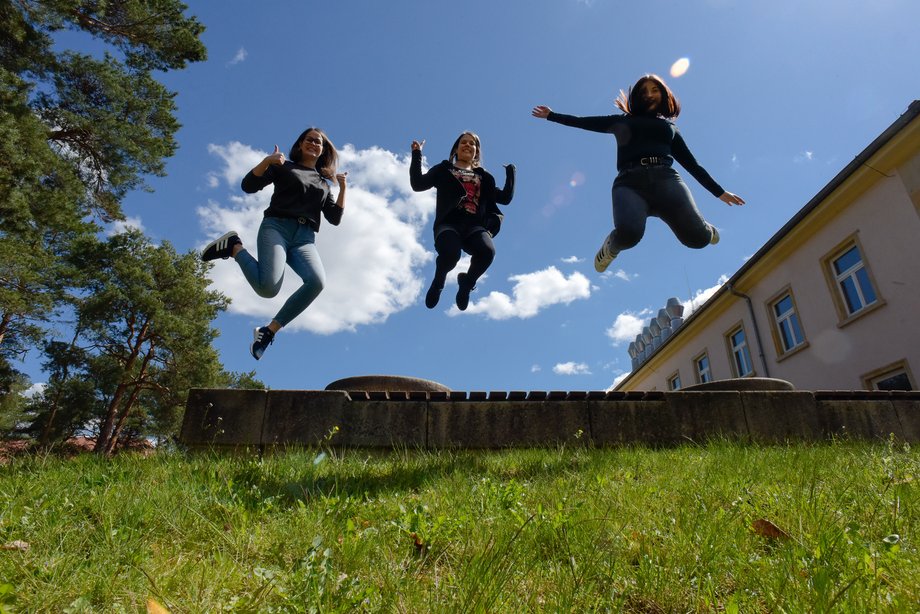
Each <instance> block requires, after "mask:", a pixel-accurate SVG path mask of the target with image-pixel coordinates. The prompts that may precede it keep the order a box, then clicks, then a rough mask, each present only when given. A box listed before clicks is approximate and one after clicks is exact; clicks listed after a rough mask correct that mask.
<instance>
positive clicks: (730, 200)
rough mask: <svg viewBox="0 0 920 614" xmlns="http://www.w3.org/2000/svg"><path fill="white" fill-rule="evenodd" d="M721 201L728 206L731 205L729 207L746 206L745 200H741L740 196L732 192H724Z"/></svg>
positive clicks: (720, 197)
mask: <svg viewBox="0 0 920 614" xmlns="http://www.w3.org/2000/svg"><path fill="white" fill-rule="evenodd" d="M719 200H721V201H722V202H723V203H725V204H727V205H729V206H731V205H743V204H744V199H743V198H741V197H740V196H738V195H737V194H732V193H731V192H723V193H722V195H721V196H719Z"/></svg>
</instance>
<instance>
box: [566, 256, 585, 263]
mask: <svg viewBox="0 0 920 614" xmlns="http://www.w3.org/2000/svg"><path fill="white" fill-rule="evenodd" d="M561 260H562V262H564V263H566V264H578V263H579V262H584V261H585V259H584V258H579V257H578V256H569V257H568V258H561Z"/></svg>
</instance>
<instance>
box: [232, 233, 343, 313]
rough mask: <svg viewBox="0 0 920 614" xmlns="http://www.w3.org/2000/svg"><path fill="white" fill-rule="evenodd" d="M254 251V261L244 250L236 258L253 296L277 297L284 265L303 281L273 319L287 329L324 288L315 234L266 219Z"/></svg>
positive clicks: (324, 280)
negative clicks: (256, 250)
mask: <svg viewBox="0 0 920 614" xmlns="http://www.w3.org/2000/svg"><path fill="white" fill-rule="evenodd" d="M256 247H257V249H258V254H259V259H258V260H256V259H255V258H253V257H252V254H250V253H249V252H248V251H246V249H245V248H244V249H242V250H240V251H239V253H237V255H236V262H237V264H239V265H240V269H241V270H242V271H243V275H244V276H245V277H246V281H248V282H249V285H250V286H252V289H253V290H255V291H256V294H258V295H259V296H261V297H264V298H272V297H274V296H277V294H278V292H280V291H281V283H282V281H284V265H285V264H289V265H290V266H291V268H292V269H293V270H294V272H295V273H297V275H299V276H300V278H301V279H302V280H303V285H302V286H300V288H298V289H297V290H296V291H295V292H294V293H293V294H292V295H291V296H290V297H289V298H288V299H287V300H286V301H285V302H284V305H282V306H281V309H280V310H279V311H278V314H277V315H276V316H275V318H274V319H275V320H276V321H277V322H278V323H279V324H281V326H287V325H288V324H289V323H290V322H291V320H293V319H294V318H296V317H297V316H298V315H300V314H301V313H303V311H304V310H305V309H306V308H307V307H309V305H310V303H312V302H313V300H314V299H316V297H317V296H319V293H320V292H322V290H323V287H324V286H325V285H326V270H325V269H324V268H323V261H322V260H320V257H319V252H318V251H317V250H316V232H315V231H314V230H313V228H311V227H310V226H309V225H308V224H300V223H298V222H297V220H292V219H287V218H280V217H266V218H262V224H261V225H260V226H259V236H258V239H257V241H256Z"/></svg>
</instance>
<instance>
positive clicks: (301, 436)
mask: <svg viewBox="0 0 920 614" xmlns="http://www.w3.org/2000/svg"><path fill="white" fill-rule="evenodd" d="M426 407H427V401H409V400H396V401H393V400H379V399H378V400H375V399H373V398H371V399H369V400H358V401H350V400H348V395H346V393H345V392H342V391H318V390H273V391H272V392H271V393H270V394H269V397H268V409H267V412H266V421H265V431H264V435H263V441H264V443H266V444H299V445H318V444H320V443H324V442H326V443H328V445H332V446H336V447H371V448H374V447H392V446H394V445H400V446H403V445H404V446H408V447H424V446H425V421H426ZM336 427H338V432H337V433H335V434H334V435H330V434H331V433H332V432H333V429H335V428H336Z"/></svg>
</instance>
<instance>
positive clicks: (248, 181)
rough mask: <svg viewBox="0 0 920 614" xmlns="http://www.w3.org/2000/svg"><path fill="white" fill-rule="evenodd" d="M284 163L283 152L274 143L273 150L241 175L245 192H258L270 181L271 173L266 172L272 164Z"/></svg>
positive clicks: (279, 164)
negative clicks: (244, 174)
mask: <svg viewBox="0 0 920 614" xmlns="http://www.w3.org/2000/svg"><path fill="white" fill-rule="evenodd" d="M282 164H284V154H283V153H281V150H280V149H278V146H277V145H275V151H273V152H272V153H270V154H268V155H267V156H265V157H264V158H262V161H261V162H259V163H258V164H256V165H255V166H254V167H253V168H252V170H251V171H249V172H248V173H246V176H245V177H243V183H242V184H241V186H240V187H242V189H243V191H244V192H246V193H247V194H253V193H255V192H258V191H259V190H261V189H262V188H264V187H265V186H267V185H268V184H270V183H271V182H272V179H271V173H269V172H268V170H269V168H271V167H272V166H281V165H282Z"/></svg>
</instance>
